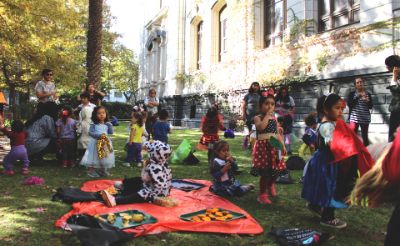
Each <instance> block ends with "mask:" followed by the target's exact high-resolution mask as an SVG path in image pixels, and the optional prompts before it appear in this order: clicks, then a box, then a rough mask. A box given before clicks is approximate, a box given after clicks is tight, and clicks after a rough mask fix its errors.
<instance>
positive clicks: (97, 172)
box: [81, 106, 115, 178]
mask: <svg viewBox="0 0 400 246" xmlns="http://www.w3.org/2000/svg"><path fill="white" fill-rule="evenodd" d="M92 122H93V123H92V124H90V128H89V136H90V140H89V144H88V147H87V149H86V152H85V155H84V156H83V158H82V161H81V165H83V166H86V167H87V168H88V172H87V173H88V176H89V177H92V178H97V177H99V176H103V177H104V176H108V175H109V173H108V169H109V168H112V167H114V165H115V156H114V150H113V147H112V142H111V139H110V138H109V137H108V134H113V133H114V130H113V127H112V125H111V123H110V122H108V116H107V111H106V109H105V108H104V107H103V106H98V107H95V108H94V110H93V113H92Z"/></svg>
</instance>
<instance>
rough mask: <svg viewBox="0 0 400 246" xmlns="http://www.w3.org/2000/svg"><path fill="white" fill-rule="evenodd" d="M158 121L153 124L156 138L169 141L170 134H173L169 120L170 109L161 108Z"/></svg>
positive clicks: (165, 141) (164, 141)
mask: <svg viewBox="0 0 400 246" xmlns="http://www.w3.org/2000/svg"><path fill="white" fill-rule="evenodd" d="M158 119H159V120H158V121H157V122H156V123H155V124H154V126H153V134H154V140H159V141H161V142H163V143H168V134H171V126H170V124H169V122H168V111H167V110H165V109H162V110H160V112H159V113H158Z"/></svg>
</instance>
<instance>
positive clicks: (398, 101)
mask: <svg viewBox="0 0 400 246" xmlns="http://www.w3.org/2000/svg"><path fill="white" fill-rule="evenodd" d="M385 64H386V68H387V69H388V71H389V72H392V73H393V75H392V80H391V81H390V85H389V86H388V87H387V88H388V89H389V90H390V92H391V93H392V101H391V102H390V105H389V112H390V120H389V142H392V141H393V139H394V134H395V132H396V129H397V127H399V126H400V80H399V73H400V57H399V56H398V55H392V56H389V57H387V58H386V60H385Z"/></svg>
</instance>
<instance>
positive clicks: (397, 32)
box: [393, 8, 400, 41]
mask: <svg viewBox="0 0 400 246" xmlns="http://www.w3.org/2000/svg"><path fill="white" fill-rule="evenodd" d="M393 17H394V18H398V17H400V8H398V9H395V10H393ZM393 24H394V28H393V29H394V30H393V31H394V40H395V41H399V40H400V23H399V22H396V21H394V22H393Z"/></svg>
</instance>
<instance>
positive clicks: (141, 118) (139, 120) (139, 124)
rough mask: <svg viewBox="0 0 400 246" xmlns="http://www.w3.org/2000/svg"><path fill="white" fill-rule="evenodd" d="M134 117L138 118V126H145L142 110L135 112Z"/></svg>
mask: <svg viewBox="0 0 400 246" xmlns="http://www.w3.org/2000/svg"><path fill="white" fill-rule="evenodd" d="M133 117H134V118H135V119H136V124H138V126H140V127H142V126H143V115H142V113H141V112H135V113H133Z"/></svg>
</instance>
